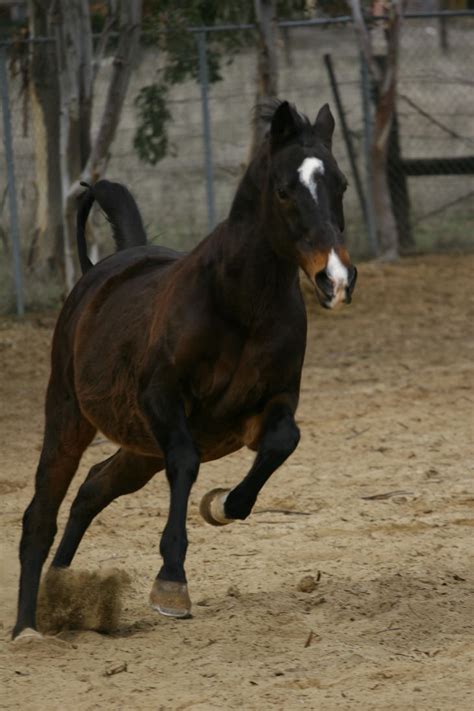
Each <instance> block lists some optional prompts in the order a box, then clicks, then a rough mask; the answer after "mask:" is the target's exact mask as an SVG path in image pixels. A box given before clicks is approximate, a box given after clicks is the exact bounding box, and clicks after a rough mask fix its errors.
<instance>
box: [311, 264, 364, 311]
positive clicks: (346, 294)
mask: <svg viewBox="0 0 474 711" xmlns="http://www.w3.org/2000/svg"><path fill="white" fill-rule="evenodd" d="M315 281H316V293H317V295H318V299H319V302H320V304H321V306H324V308H325V309H333V308H334V307H335V306H337V305H338V304H341V303H345V304H350V303H351V301H352V292H353V291H354V287H355V285H356V281H357V269H356V268H355V267H353V266H349V267H347V279H344V280H343V281H335V280H334V279H333V278H331V277H330V276H329V275H328V273H327V271H326V269H323V270H322V271H320V272H318V273H317V274H316V279H315Z"/></svg>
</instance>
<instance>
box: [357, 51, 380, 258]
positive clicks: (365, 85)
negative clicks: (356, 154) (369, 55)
mask: <svg viewBox="0 0 474 711" xmlns="http://www.w3.org/2000/svg"><path fill="white" fill-rule="evenodd" d="M360 69H361V88H362V117H363V122H364V155H365V175H366V185H367V190H366V192H365V195H366V206H367V236H368V241H369V249H370V251H371V253H372V255H373V256H375V255H377V254H378V251H379V250H378V244H377V223H376V219H375V209H374V198H373V193H372V181H373V176H372V152H371V145H372V113H371V103H370V83H369V70H368V67H367V62H366V60H365V57H364V55H363V54H362V52H361V54H360Z"/></svg>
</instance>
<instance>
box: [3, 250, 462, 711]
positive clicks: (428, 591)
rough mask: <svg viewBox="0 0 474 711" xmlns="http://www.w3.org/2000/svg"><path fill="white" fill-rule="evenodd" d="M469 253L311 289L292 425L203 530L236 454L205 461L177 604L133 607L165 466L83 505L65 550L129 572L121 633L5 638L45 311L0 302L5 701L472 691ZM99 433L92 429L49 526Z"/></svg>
mask: <svg viewBox="0 0 474 711" xmlns="http://www.w3.org/2000/svg"><path fill="white" fill-rule="evenodd" d="M473 273H474V258H473V257H471V256H465V255H459V256H449V257H448V256H429V257H417V258H411V259H407V260H403V261H402V263H401V264H398V265H395V266H379V265H374V264H367V265H362V267H361V269H360V280H359V284H358V287H357V289H356V294H355V299H354V302H353V304H352V306H351V307H348V308H345V309H342V310H341V311H340V312H337V313H326V312H323V311H322V310H321V309H319V308H316V307H315V306H312V307H311V309H310V332H309V347H308V353H307V358H306V366H305V372H304V379H303V387H302V395H301V404H300V408H299V411H298V421H299V425H300V427H301V431H302V438H301V442H300V445H299V448H298V449H297V451H296V452H295V454H294V455H293V456H292V457H291V459H290V460H289V462H288V463H287V464H286V465H285V466H283V467H282V468H281V469H280V470H279V471H278V472H277V473H276V474H274V476H273V478H272V479H271V480H270V482H269V483H268V484H267V486H266V488H265V489H264V491H263V492H262V495H261V497H260V499H259V501H258V503H257V506H256V508H255V510H254V513H253V514H252V516H251V517H250V518H249V519H248V520H247V521H245V522H242V523H235V524H233V525H231V526H227V527H224V528H220V529H215V528H212V527H210V526H208V525H207V524H206V523H204V521H203V520H202V519H201V518H200V516H199V512H198V505H199V501H200V499H201V496H202V495H203V494H204V493H205V492H206V491H207V490H208V489H210V488H211V487H213V486H217V485H221V486H222V485H224V486H226V485H234V484H235V483H237V482H238V481H239V480H240V478H241V477H242V476H243V474H244V472H246V470H247V468H248V467H249V465H250V462H251V459H252V455H251V453H250V452H246V451H243V452H240V453H237V454H235V455H233V456H232V457H228V458H226V459H224V460H221V461H218V462H213V463H211V464H206V465H205V466H203V467H202V468H201V472H200V476H199V479H198V482H197V484H196V486H195V488H194V490H193V492H192V495H191V505H190V515H189V539H190V547H189V552H188V559H187V572H188V577H189V586H190V593H191V596H192V599H193V603H194V609H193V612H194V617H193V618H192V619H190V620H185V621H178V620H173V619H167V618H164V617H161V616H160V615H159V614H158V613H155V612H154V611H153V610H151V609H150V608H149V607H148V593H149V590H150V588H151V584H152V581H153V578H154V576H155V574H156V572H157V570H158V567H159V565H160V558H159V550H158V547H159V537H160V533H161V530H162V528H163V525H164V522H165V519H166V512H167V487H166V484H165V482H164V477H163V476H162V475H158V476H157V477H156V478H155V479H154V480H153V481H152V482H151V483H150V484H149V485H148V486H147V487H146V488H145V489H143V490H142V491H140V492H139V493H137V494H135V495H132V496H130V497H128V498H127V497H126V498H123V499H121V500H119V501H117V502H115V503H114V504H113V505H112V506H110V507H109V508H108V509H107V510H106V511H105V512H103V513H102V514H101V515H100V516H99V517H98V519H97V520H96V521H95V522H94V523H93V525H92V526H91V528H90V529H89V531H88V533H87V535H86V537H85V539H84V541H83V543H82V545H81V547H80V549H79V553H78V555H77V557H76V559H75V563H74V567H75V568H76V569H78V570H88V571H102V572H103V573H105V572H106V571H107V569H110V568H114V567H115V568H118V569H120V570H124V571H127V573H128V574H129V575H130V577H131V584H130V587H129V588H128V589H126V590H125V591H124V601H123V604H124V609H123V612H122V615H121V617H120V622H119V625H118V628H117V629H116V631H115V632H113V633H112V634H109V635H105V634H100V633H98V632H94V631H80V632H78V631H67V632H62V633H61V634H59V636H58V637H55V638H49V639H47V640H45V641H43V642H34V643H31V644H23V645H22V644H19V645H12V644H11V643H10V642H9V636H10V631H11V627H12V624H13V620H14V610H15V602H16V593H17V577H18V563H17V547H18V541H19V535H20V525H21V516H22V513H23V510H24V508H25V507H26V505H27V503H28V502H29V500H30V498H31V495H32V491H33V476H34V469H35V466H36V461H37V457H38V454H39V449H40V443H41V433H42V408H43V397H44V390H45V385H46V381H47V377H48V360H49V344H50V338H51V331H52V326H53V323H54V317H53V316H51V315H44V314H43V315H40V316H31V317H29V318H28V319H27V320H26V321H25V322H24V323H22V324H16V323H15V322H14V320H12V319H3V320H2V321H0V368H1V370H0V373H1V380H0V408H1V410H0V423H1V429H0V436H1V464H0V493H1V521H2V535H1V542H0V546H1V550H2V572H1V575H2V580H1V600H0V628H1V635H0V636H1V639H0V674H1V682H0V683H1V693H0V708H2V709H8V710H10V709H21V710H22V711H30V710H33V709H38V710H43V709H48V711H50V710H51V711H52V710H55V709H57V710H58V711H59V710H61V711H63V709H65V708H74V709H75V711H83V710H84V711H85V710H86V709H87V710H89V709H91V710H92V709H114V710H115V709H124V710H125V709H126V710H127V711H129V710H130V709H133V710H134V709H150V710H152V709H153V710H155V711H158V710H160V711H182V710H184V709H192V710H193V711H201V710H202V711H204V710H207V709H215V710H217V709H219V710H221V711H222V710H224V711H226V710H227V709H242V710H243V711H250V710H252V711H253V710H255V711H265V710H266V709H279V710H280V709H281V710H283V711H293V709H298V708H305V709H315V710H316V709H318V710H319V709H321V710H322V711H332V710H333V709H338V710H340V709H350V710H351V711H352V710H354V711H359V710H360V711H368V710H370V709H373V710H374V711H375V710H377V711H379V710H380V709H386V710H392V709H393V710H395V709H397V710H400V711H401V710H402V709H403V710H404V711H407V710H409V709H413V710H416V711H419V710H420V709H429V710H430V711H435V710H437V709H438V710H440V711H447V710H448V709H449V710H451V709H456V710H457V711H460V710H463V709H471V708H473V707H474V701H473V699H472V696H470V695H471V694H472V692H473V689H474V683H473V681H474V679H473V670H474V666H473V657H474V645H473V637H472V632H473V629H472V628H473V623H474V605H473V599H474V598H473V587H474V584H473V581H474V577H473V565H472V564H473V558H474V556H473V548H474V546H473V538H472V524H473V517H472V513H473V509H474V492H473V487H472V465H473V461H474V457H473V448H472V442H473V402H474V394H473V389H472V388H473V368H472V361H473V355H474V353H473V346H474V339H473V330H474V327H473V323H474V321H473V308H472V307H473V303H474V302H473V299H474V289H473V280H472V276H473ZM112 451H113V449H112V447H111V445H109V444H108V443H106V442H104V441H103V440H100V439H99V440H98V441H96V442H95V443H94V446H92V447H90V448H89V450H88V452H87V453H86V455H85V456H84V459H83V462H82V465H81V468H80V471H79V473H78V475H77V477H76V479H75V480H74V482H73V485H72V487H71V491H70V493H69V495H68V497H67V505H65V506H63V508H62V509H61V515H60V526H61V528H62V526H63V525H64V521H65V516H66V513H67V510H68V508H69V505H70V502H71V500H72V497H73V496H74V493H75V491H76V490H77V487H78V485H79V483H80V482H81V480H82V479H83V478H84V476H85V474H86V472H87V470H88V468H89V467H90V466H91V465H92V464H93V463H95V462H96V461H98V460H100V459H103V458H105V457H106V456H108V455H109V454H110V453H111V452H112ZM307 576H312V580H311V579H309V580H308V579H307V580H303V579H304V578H306V577H307Z"/></svg>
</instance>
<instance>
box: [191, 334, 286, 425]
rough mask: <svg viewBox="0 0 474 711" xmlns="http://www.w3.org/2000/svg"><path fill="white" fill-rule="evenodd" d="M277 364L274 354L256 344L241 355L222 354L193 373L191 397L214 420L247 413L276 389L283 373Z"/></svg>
mask: <svg viewBox="0 0 474 711" xmlns="http://www.w3.org/2000/svg"><path fill="white" fill-rule="evenodd" d="M277 362H278V358H277V354H276V353H272V354H270V353H269V352H268V351H267V350H266V349H265V348H258V347H256V345H255V344H252V345H251V346H247V347H244V348H243V349H242V350H241V351H240V352H235V351H226V350H222V351H221V352H220V353H219V355H218V357H217V358H216V359H215V360H213V361H205V362H203V363H201V364H200V365H199V366H198V368H197V369H196V372H195V374H194V378H193V380H192V394H193V397H194V398H195V400H197V401H198V403H199V405H200V407H201V408H204V409H206V410H208V411H209V414H210V415H213V416H215V417H225V416H229V415H234V414H238V413H239V412H240V411H242V412H244V411H245V412H248V410H249V409H253V408H254V407H255V406H257V405H258V404H259V403H260V402H261V401H262V400H264V399H265V396H270V395H271V394H272V392H273V390H275V388H278V383H279V382H281V377H282V373H281V372H278V371H279V368H278V367H277Z"/></svg>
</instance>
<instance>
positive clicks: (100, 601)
mask: <svg viewBox="0 0 474 711" xmlns="http://www.w3.org/2000/svg"><path fill="white" fill-rule="evenodd" d="M129 585H130V577H129V576H128V575H127V573H126V572H125V571H123V570H115V569H110V570H107V571H101V572H99V571H88V570H71V569H69V568H63V569H53V568H51V569H50V570H48V572H47V573H46V575H45V576H44V578H43V581H42V583H41V587H40V592H39V598H38V612H37V616H38V627H39V629H40V630H41V631H42V632H44V633H50V634H51V633H57V632H61V631H63V630H95V631H96V632H109V633H110V632H113V631H114V630H116V629H117V627H118V624H119V619H120V614H121V612H122V606H123V604H122V603H123V594H124V592H125V590H126V589H127V588H128V587H129Z"/></svg>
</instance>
